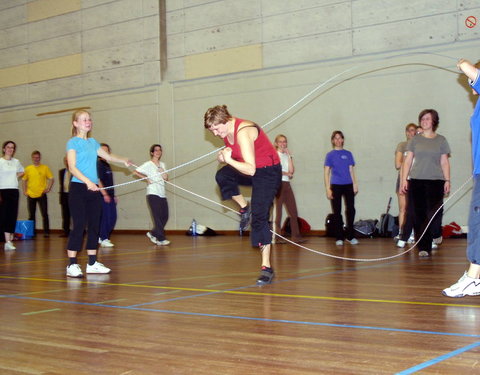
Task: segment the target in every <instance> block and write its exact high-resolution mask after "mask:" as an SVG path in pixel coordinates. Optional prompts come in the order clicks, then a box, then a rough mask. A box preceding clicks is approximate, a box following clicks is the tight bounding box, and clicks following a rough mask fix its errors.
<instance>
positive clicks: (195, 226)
mask: <svg viewBox="0 0 480 375" xmlns="http://www.w3.org/2000/svg"><path fill="white" fill-rule="evenodd" d="M191 228H192V236H196V235H197V221H196V220H195V219H193V220H192V226H191Z"/></svg>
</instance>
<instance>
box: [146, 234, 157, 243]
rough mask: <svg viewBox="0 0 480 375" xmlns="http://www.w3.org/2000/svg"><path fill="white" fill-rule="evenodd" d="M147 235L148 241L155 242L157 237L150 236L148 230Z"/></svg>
mask: <svg viewBox="0 0 480 375" xmlns="http://www.w3.org/2000/svg"><path fill="white" fill-rule="evenodd" d="M147 237H148V238H149V239H150V241H152V242H153V243H154V244H155V245H156V244H157V242H158V241H157V238H156V237H154V236H152V234H151V233H150V232H147Z"/></svg>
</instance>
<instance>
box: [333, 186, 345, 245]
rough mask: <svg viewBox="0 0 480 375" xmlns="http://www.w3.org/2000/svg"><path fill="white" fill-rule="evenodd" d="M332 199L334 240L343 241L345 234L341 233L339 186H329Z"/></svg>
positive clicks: (340, 196)
mask: <svg viewBox="0 0 480 375" xmlns="http://www.w3.org/2000/svg"><path fill="white" fill-rule="evenodd" d="M331 189H332V194H333V198H332V199H331V201H330V204H331V205H332V212H333V224H334V226H335V239H336V240H337V241H343V240H344V239H345V233H344V231H343V220H342V187H341V185H331Z"/></svg>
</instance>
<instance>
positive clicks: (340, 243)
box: [335, 240, 343, 246]
mask: <svg viewBox="0 0 480 375" xmlns="http://www.w3.org/2000/svg"><path fill="white" fill-rule="evenodd" d="M335 245H337V246H343V241H342V240H337V241H335Z"/></svg>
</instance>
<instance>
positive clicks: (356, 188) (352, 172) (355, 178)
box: [349, 165, 358, 194]
mask: <svg viewBox="0 0 480 375" xmlns="http://www.w3.org/2000/svg"><path fill="white" fill-rule="evenodd" d="M349 171H350V177H351V178H352V181H353V192H354V194H357V193H358V185H357V177H356V176H355V166H354V165H350V166H349Z"/></svg>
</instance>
